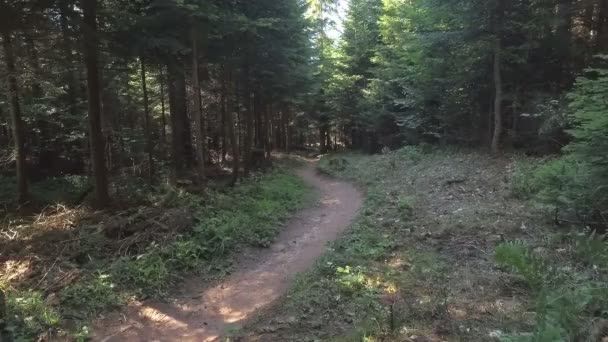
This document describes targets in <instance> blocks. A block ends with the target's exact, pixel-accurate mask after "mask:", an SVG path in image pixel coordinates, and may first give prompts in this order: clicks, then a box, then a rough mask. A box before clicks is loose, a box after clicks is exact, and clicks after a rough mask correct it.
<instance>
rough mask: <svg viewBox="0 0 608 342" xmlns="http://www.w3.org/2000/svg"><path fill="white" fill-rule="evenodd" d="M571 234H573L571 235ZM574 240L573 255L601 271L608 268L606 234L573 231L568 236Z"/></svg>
mask: <svg viewBox="0 0 608 342" xmlns="http://www.w3.org/2000/svg"><path fill="white" fill-rule="evenodd" d="M572 235H573V236H572ZM570 238H571V239H572V240H573V241H574V251H575V256H576V257H577V259H578V260H580V261H582V262H583V263H584V264H585V265H586V266H588V267H589V266H591V267H594V268H597V269H599V270H601V271H606V270H608V242H607V239H606V238H607V235H606V234H603V235H600V234H597V232H596V231H592V232H591V234H589V233H588V232H575V233H573V234H571V237H570Z"/></svg>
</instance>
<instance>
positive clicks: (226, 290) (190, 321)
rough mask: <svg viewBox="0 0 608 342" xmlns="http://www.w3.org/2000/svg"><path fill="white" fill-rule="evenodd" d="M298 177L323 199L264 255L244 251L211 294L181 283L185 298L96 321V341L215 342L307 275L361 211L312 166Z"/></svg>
mask: <svg viewBox="0 0 608 342" xmlns="http://www.w3.org/2000/svg"><path fill="white" fill-rule="evenodd" d="M298 175H299V176H300V177H302V178H303V179H304V180H305V181H306V182H307V183H309V184H310V185H312V186H314V187H315V188H316V189H317V190H318V191H319V192H320V195H321V200H320V201H319V203H318V205H316V206H314V207H312V208H309V209H305V210H302V211H301V212H299V213H298V214H297V215H296V216H295V217H293V218H292V219H291V220H289V221H288V222H287V223H286V226H285V228H284V229H283V231H282V233H281V234H280V236H279V237H278V238H277V240H276V241H275V242H274V243H273V244H272V246H271V247H270V248H269V249H265V250H253V249H250V250H247V251H246V252H245V253H244V254H243V255H242V256H241V257H239V261H238V262H237V265H236V267H235V269H234V271H233V273H232V274H231V275H230V276H228V277H227V278H225V279H223V280H222V281H220V282H219V283H217V284H214V285H212V286H209V285H208V284H204V283H202V281H201V280H200V279H198V278H192V279H189V280H187V281H186V282H185V285H184V289H183V291H180V292H181V293H183V295H180V296H179V297H178V298H175V299H174V300H172V301H170V302H160V301H144V302H138V303H133V304H131V305H129V306H128V307H126V308H125V309H124V310H123V311H122V312H120V313H113V314H111V315H108V316H106V317H102V318H101V319H100V320H99V321H98V322H97V323H96V324H95V327H96V329H94V330H95V334H94V338H93V340H94V341H103V342H110V341H216V340H219V339H220V337H221V336H222V335H223V334H225V333H226V331H227V330H229V329H230V328H233V327H238V326H240V325H242V324H243V323H244V322H245V321H246V320H249V319H250V318H252V317H253V316H255V315H256V314H257V313H259V312H260V311H261V310H263V309H264V308H268V307H269V306H270V305H271V304H273V303H276V302H277V300H278V299H279V298H280V297H281V296H282V295H283V294H284V293H285V292H286V290H287V289H288V288H289V286H290V285H291V283H292V281H293V279H294V277H295V276H296V274H298V273H299V272H302V271H305V270H306V269H308V268H309V267H311V266H312V265H313V263H314V261H315V260H316V259H317V258H318V257H319V256H320V255H321V254H322V253H323V252H324V251H325V248H326V244H327V242H329V241H332V240H335V239H336V238H337V237H338V235H339V234H340V233H341V232H342V231H343V230H345V229H346V228H347V227H348V226H349V225H350V224H351V222H352V221H353V219H354V218H355V216H356V215H357V212H358V210H359V208H360V207H361V203H362V195H361V193H360V192H359V191H358V190H357V189H356V188H355V187H353V186H352V185H350V184H347V183H344V182H341V181H338V180H334V179H329V178H327V177H324V176H321V175H319V174H318V173H317V171H316V168H315V166H314V164H313V163H309V165H306V167H304V168H302V169H300V170H299V171H298Z"/></svg>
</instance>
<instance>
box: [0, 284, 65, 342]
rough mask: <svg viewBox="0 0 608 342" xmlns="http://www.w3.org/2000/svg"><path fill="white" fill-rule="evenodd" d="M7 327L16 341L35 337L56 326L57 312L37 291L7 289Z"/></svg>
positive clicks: (58, 319) (58, 316) (59, 318)
mask: <svg viewBox="0 0 608 342" xmlns="http://www.w3.org/2000/svg"><path fill="white" fill-rule="evenodd" d="M6 296H7V298H6V305H7V314H8V322H7V329H8V330H9V331H12V333H13V337H14V338H15V340H16V341H29V340H33V339H35V338H36V337H37V336H38V335H39V334H40V333H41V332H47V331H49V330H51V329H53V328H56V327H58V325H59V322H60V320H61V316H60V315H59V313H58V312H57V311H56V310H55V309H54V308H53V307H52V306H51V305H50V304H49V303H48V302H47V301H46V300H45V299H44V296H43V294H42V293H41V292H37V291H31V290H30V291H23V292H15V291H7V292H6Z"/></svg>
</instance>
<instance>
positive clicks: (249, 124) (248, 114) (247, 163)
mask: <svg viewBox="0 0 608 342" xmlns="http://www.w3.org/2000/svg"><path fill="white" fill-rule="evenodd" d="M243 101H244V103H243V105H244V106H245V142H244V144H243V148H244V151H243V154H244V156H243V175H244V176H245V177H247V176H249V171H250V169H251V162H252V160H251V157H252V154H251V149H252V145H253V109H252V101H251V87H250V79H249V65H248V64H246V65H245V67H244V68H243Z"/></svg>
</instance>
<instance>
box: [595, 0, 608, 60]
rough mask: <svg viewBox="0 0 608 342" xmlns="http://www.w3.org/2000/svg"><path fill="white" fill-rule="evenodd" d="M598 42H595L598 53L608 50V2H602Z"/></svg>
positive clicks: (597, 28) (597, 26)
mask: <svg viewBox="0 0 608 342" xmlns="http://www.w3.org/2000/svg"><path fill="white" fill-rule="evenodd" d="M596 31H597V41H596V42H595V44H596V45H595V49H596V53H599V52H606V51H607V50H608V1H607V0H600V8H599V12H598V16H597V24H596Z"/></svg>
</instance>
